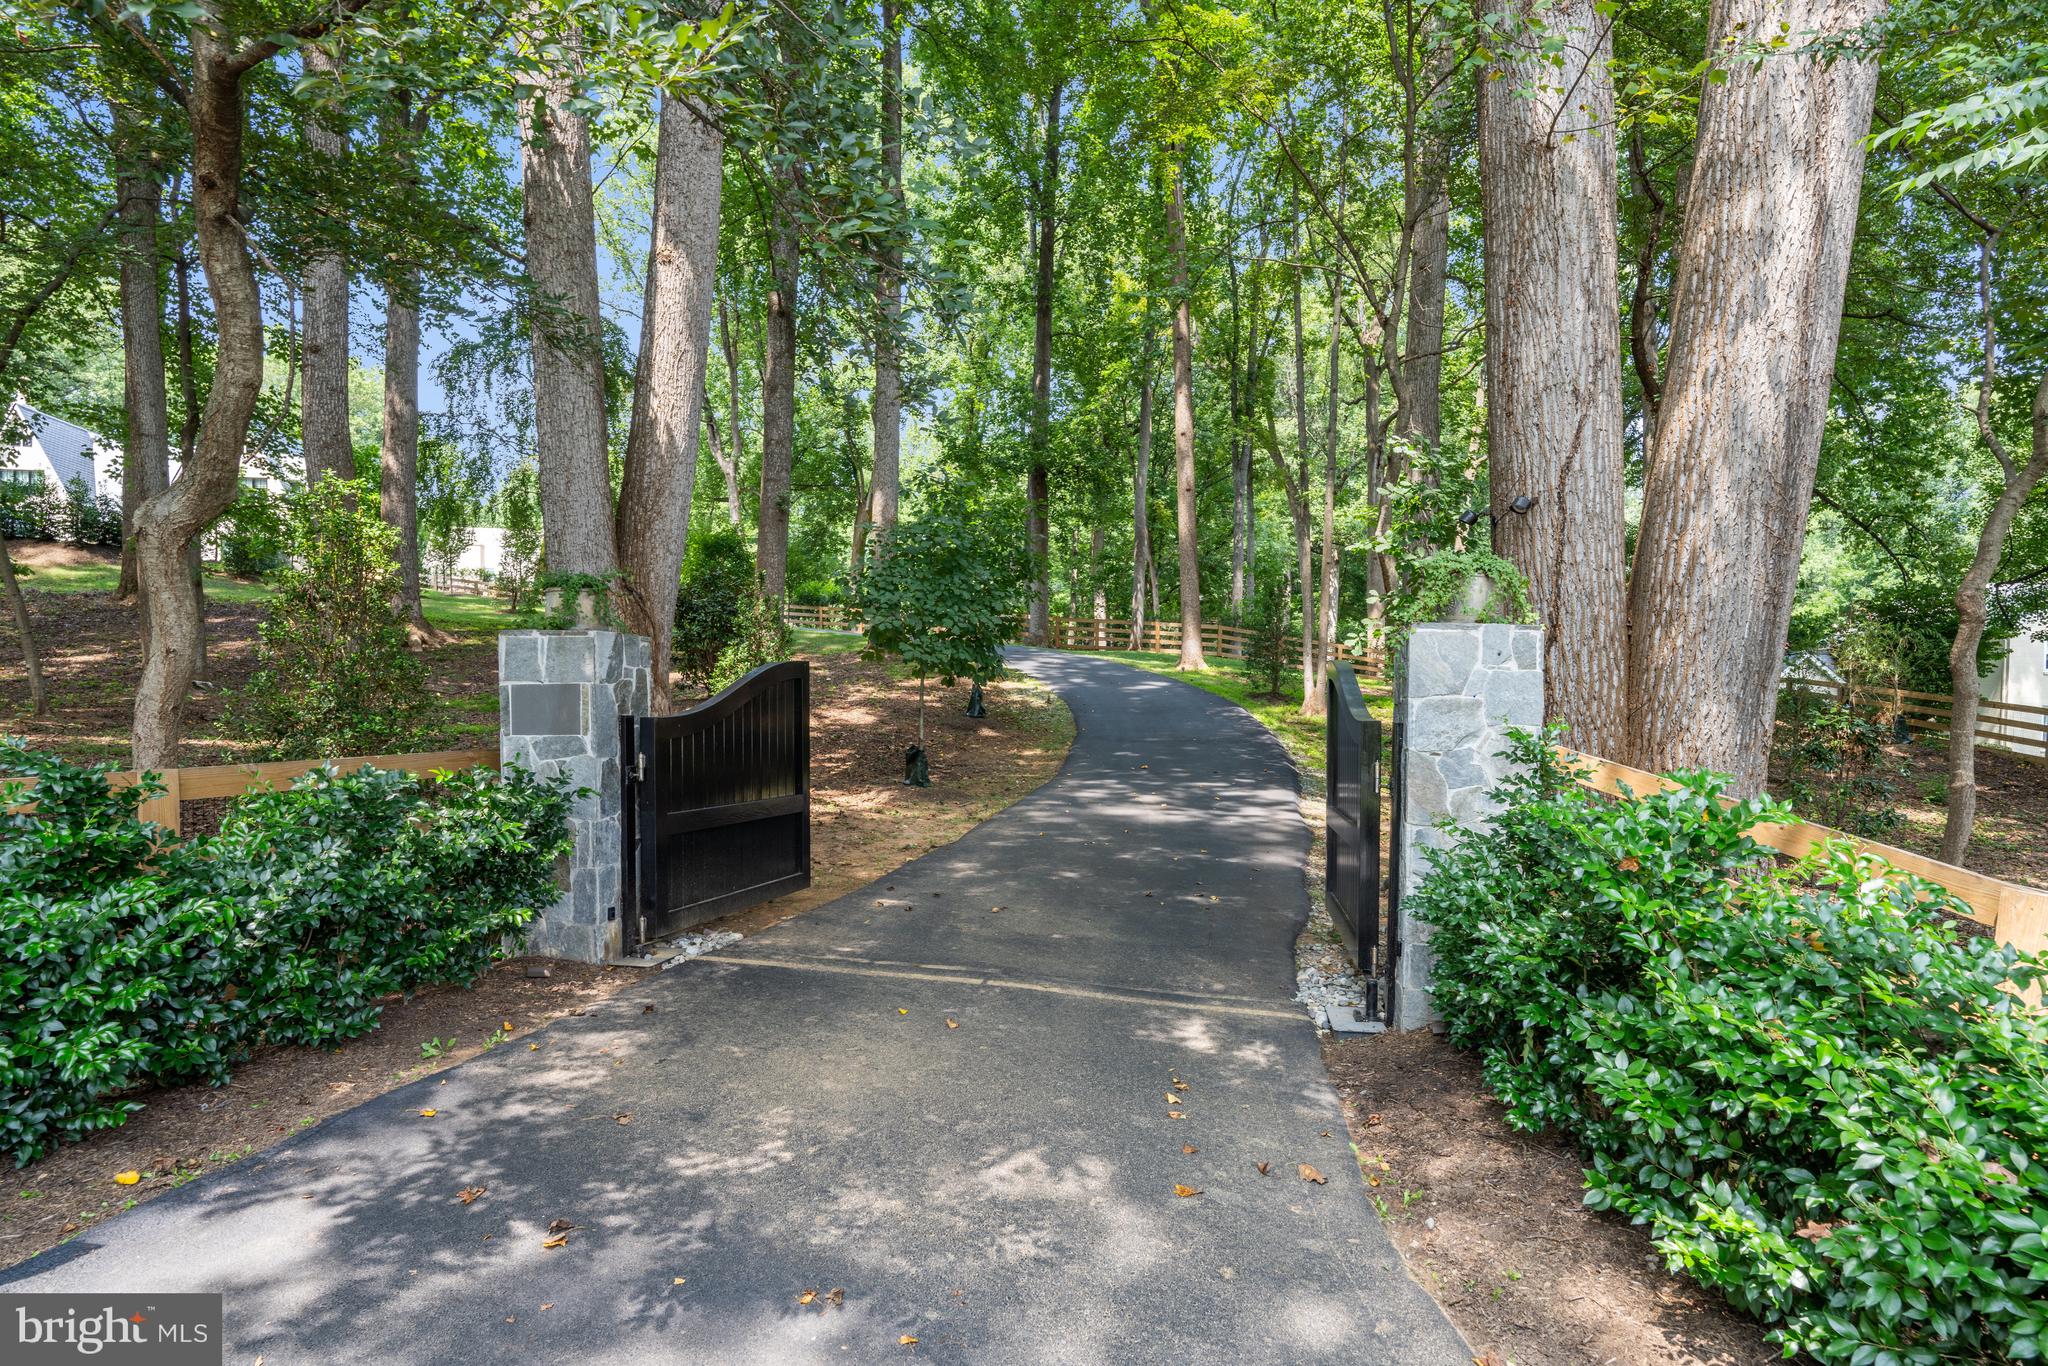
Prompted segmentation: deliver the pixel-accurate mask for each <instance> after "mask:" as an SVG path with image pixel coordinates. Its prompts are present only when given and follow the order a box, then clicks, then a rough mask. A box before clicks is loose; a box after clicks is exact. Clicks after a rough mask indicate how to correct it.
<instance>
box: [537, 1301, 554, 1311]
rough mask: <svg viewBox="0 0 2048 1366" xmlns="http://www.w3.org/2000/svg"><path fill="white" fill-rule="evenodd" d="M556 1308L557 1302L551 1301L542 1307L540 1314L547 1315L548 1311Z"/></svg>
mask: <svg viewBox="0 0 2048 1366" xmlns="http://www.w3.org/2000/svg"><path fill="white" fill-rule="evenodd" d="M554 1307H555V1302H554V1301H553V1300H549V1301H548V1302H547V1303H546V1304H544V1305H542V1306H541V1307H540V1312H541V1313H543V1314H545V1313H547V1312H548V1310H550V1309H553V1308H554Z"/></svg>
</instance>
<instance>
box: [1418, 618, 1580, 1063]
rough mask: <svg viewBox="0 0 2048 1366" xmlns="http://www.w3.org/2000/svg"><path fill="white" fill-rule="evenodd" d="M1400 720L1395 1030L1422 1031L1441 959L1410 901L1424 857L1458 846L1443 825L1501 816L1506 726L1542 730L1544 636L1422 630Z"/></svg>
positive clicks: (1500, 630) (1475, 627)
mask: <svg viewBox="0 0 2048 1366" xmlns="http://www.w3.org/2000/svg"><path fill="white" fill-rule="evenodd" d="M1394 722H1395V727H1394V733H1395V734H1396V735H1398V736H1401V737H1402V740H1401V744H1402V751H1401V755H1400V758H1399V766H1398V767H1397V768H1396V770H1395V771H1396V772H1397V773H1399V774H1400V775H1401V783H1402V791H1401V792H1400V794H1398V796H1397V797H1396V799H1395V803H1394V810H1395V812H1396V816H1395V824H1394V829H1393V832H1392V837H1393V839H1394V841H1395V842H1396V849H1395V851H1394V859H1395V866H1396V867H1397V868H1399V870H1400V872H1399V874H1398V878H1399V883H1398V885H1397V886H1396V887H1394V888H1393V893H1394V896H1393V899H1392V900H1391V901H1390V903H1389V904H1390V905H1391V906H1392V908H1393V917H1394V925H1393V938H1394V942H1395V943H1396V944H1397V945H1399V946H1400V947H1399V954H1400V957H1399V959H1398V960H1397V961H1396V962H1395V964H1394V972H1395V975H1396V985H1395V990H1394V1018H1393V1019H1392V1020H1391V1021H1389V1023H1390V1024H1391V1025H1392V1027H1393V1028H1395V1029H1424V1028H1427V1027H1428V1026H1429V1024H1430V1023H1431V1022H1432V1021H1433V1020H1434V1019H1435V1018H1436V1011H1435V1008H1434V1006H1433V1005H1432V1003H1431V999H1430V991H1431V982H1432V976H1433V968H1434V965H1435V962H1436V959H1435V955H1434V954H1432V953H1431V952H1430V949H1429V926H1428V924H1427V923H1425V922H1422V921H1418V920H1415V919H1413V918H1412V917H1411V916H1410V915H1409V912H1408V898H1409V896H1410V894H1411V893H1412V892H1413V891H1414V890H1415V888H1416V887H1418V886H1420V885H1421V883H1422V879H1423V878H1424V877H1425V876H1427V875H1428V872H1429V862H1428V860H1427V859H1426V858H1424V857H1423V853H1422V851H1423V850H1425V849H1431V848H1442V847H1444V846H1445V845H1446V844H1447V843H1448V842H1449V841H1450V839H1452V838H1454V836H1453V835H1449V834H1447V833H1446V832H1445V831H1443V830H1439V829H1438V828H1437V822H1438V821H1439V820H1442V819H1444V818H1445V817H1448V818H1449V819H1450V820H1451V821H1452V822H1454V823H1455V824H1456V825H1457V826H1460V827H1463V828H1466V829H1473V828H1478V827H1483V826H1484V825H1485V823H1486V821H1487V820H1488V818H1489V817H1491V816H1492V814H1493V812H1494V811H1495V810H1496V809H1497V808H1498V806H1499V803H1498V802H1497V801H1496V800H1495V798H1494V795H1493V789H1494V786H1495V784H1496V783H1498V782H1499V781H1500V780H1501V779H1502V778H1504V777H1506V776H1507V774H1508V772H1509V770H1510V768H1511V765H1510V764H1509V762H1508V761H1507V760H1506V759H1503V758H1502V757H1501V751H1502V750H1504V749H1506V748H1507V744H1508V736H1507V732H1508V730H1509V728H1511V727H1512V728H1515V729H1520V730H1537V729H1539V728H1540V727H1541V726H1542V725H1543V632H1542V631H1541V630H1540V629H1538V628H1537V627H1534V626H1502V625H1482V624H1479V623H1476V622H1430V623H1425V624H1422V625H1418V626H1417V627H1416V628H1415V629H1414V630H1413V631H1412V632H1410V633H1409V636H1408V641H1407V644H1406V645H1405V646H1404V647H1403V649H1402V652H1401V656H1400V658H1399V659H1398V660H1397V661H1396V667H1395V684H1394Z"/></svg>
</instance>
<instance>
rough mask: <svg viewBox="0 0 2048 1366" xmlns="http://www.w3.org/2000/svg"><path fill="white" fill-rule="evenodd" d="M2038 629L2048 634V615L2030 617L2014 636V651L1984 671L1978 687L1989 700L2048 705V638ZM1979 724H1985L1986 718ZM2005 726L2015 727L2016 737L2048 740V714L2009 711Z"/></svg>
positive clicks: (2008, 727) (2017, 704)
mask: <svg viewBox="0 0 2048 1366" xmlns="http://www.w3.org/2000/svg"><path fill="white" fill-rule="evenodd" d="M2035 632H2040V633H2042V634H2043V635H2048V617H2033V618H2030V619H2029V620H2028V621H2027V623H2026V624H2025V625H2024V626H2022V627H2020V633H2019V635H2017V636H2015V637H2014V638H2013V642H2012V650H2011V652H2010V653H2009V654H2007V655H2006V657H2005V658H2004V659H2001V660H1999V661H1998V663H1997V664H1995V665H1993V666H1992V669H1991V672H1990V673H1988V674H1985V675H1984V679H1983V681H1982V682H1981V683H1979V684H1978V685H1977V688H1978V691H1979V692H1981V693H1982V694H1983V695H1984V700H1985V701H1986V702H2004V703H2006V704H2008V705H2010V706H2020V707H2048V640H2042V639H2040V638H2039V637H2038V636H2036V635H2035V634H2034V633H2035ZM1978 724H1979V725H1980V726H1981V725H1982V724H1983V722H1981V721H1980V722H1979V723H1978ZM2002 728H2003V729H2008V730H2010V731H2012V732H2013V733H2014V738H2018V737H2019V736H2021V735H2028V736H2030V738H2036V742H2037V743H2040V742H2048V716H2033V715H2028V714H2026V713H2018V714H2015V715H2009V716H2008V717H2007V718H2006V723H2005V725H2004V726H2003V727H2002ZM2027 752H2030V753H2038V752H2039V751H2038V750H2029V751H2027Z"/></svg>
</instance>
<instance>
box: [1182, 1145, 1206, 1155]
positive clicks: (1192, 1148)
mask: <svg viewBox="0 0 2048 1366" xmlns="http://www.w3.org/2000/svg"><path fill="white" fill-rule="evenodd" d="M1180 1150H1181V1151H1182V1152H1184V1153H1198V1152H1200V1151H1202V1150H1201V1149H1200V1148H1197V1147H1196V1146H1195V1145H1194V1144H1192V1143H1183V1144H1181V1145H1180Z"/></svg>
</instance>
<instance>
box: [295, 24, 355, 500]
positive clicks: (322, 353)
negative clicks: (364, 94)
mask: <svg viewBox="0 0 2048 1366" xmlns="http://www.w3.org/2000/svg"><path fill="white" fill-rule="evenodd" d="M301 55H302V56H303V59H304V61H305V64H306V73H307V75H309V76H333V75H335V74H336V73H337V72H338V70H339V66H338V64H337V63H336V62H335V60H334V58H333V57H332V56H331V55H329V54H328V53H327V52H325V51H324V50H322V49H321V48H320V47H319V46H317V45H308V46H306V47H305V48H303V49H302V50H301ZM306 145H307V146H308V147H310V148H311V149H312V151H313V155H314V158H315V160H316V161H318V162H323V163H327V164H328V165H329V166H330V167H331V168H332V169H331V173H332V174H337V175H338V174H339V173H340V166H341V161H342V158H343V157H344V156H346V155H347V154H348V141H347V139H346V138H345V137H343V135H342V134H341V133H340V132H339V131H338V130H337V129H335V128H334V127H332V126H331V125H330V124H328V123H327V122H326V121H325V120H323V119H319V118H315V119H311V120H309V121H308V122H307V124H306ZM299 437H300V442H301V448H302V449H303V451H304V453H305V459H306V482H307V483H308V484H314V483H317V482H318V481H320V480H321V479H324V478H326V477H327V476H328V475H330V474H331V475H333V476H335V477H336V478H339V479H353V478H355V477H356V454H355V442H354V440H353V439H352V438H351V437H350V435H349V429H348V262H347V261H346V260H344V259H343V258H342V256H341V254H340V253H339V252H334V251H320V252H318V253H316V254H315V255H314V256H313V257H312V259H311V260H309V261H308V262H307V263H306V396H305V399H304V402H303V404H302V406H301V407H300V409H299Z"/></svg>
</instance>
